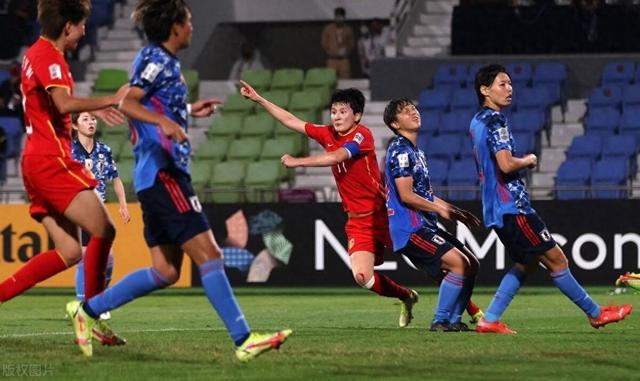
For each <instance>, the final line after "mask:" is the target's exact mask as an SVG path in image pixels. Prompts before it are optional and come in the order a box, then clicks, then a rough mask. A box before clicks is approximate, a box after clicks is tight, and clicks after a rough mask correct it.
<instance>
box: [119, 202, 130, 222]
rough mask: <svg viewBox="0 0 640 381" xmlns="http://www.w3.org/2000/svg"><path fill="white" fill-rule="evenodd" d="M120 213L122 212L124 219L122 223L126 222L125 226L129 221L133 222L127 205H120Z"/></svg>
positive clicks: (121, 215)
mask: <svg viewBox="0 0 640 381" xmlns="http://www.w3.org/2000/svg"><path fill="white" fill-rule="evenodd" d="M118 212H120V217H122V221H124V223H125V224H128V223H129V221H131V215H130V214H129V209H128V208H127V204H124V205H120V208H119V209H118Z"/></svg>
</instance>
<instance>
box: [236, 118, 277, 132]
mask: <svg viewBox="0 0 640 381" xmlns="http://www.w3.org/2000/svg"><path fill="white" fill-rule="evenodd" d="M275 127H276V120H275V119H274V118H273V117H272V116H271V115H269V114H266V113H261V114H256V115H249V116H247V117H246V118H245V119H244V123H243V124H242V132H241V133H240V136H241V137H247V136H260V137H263V138H266V137H270V136H272V135H273V130H274V129H275Z"/></svg>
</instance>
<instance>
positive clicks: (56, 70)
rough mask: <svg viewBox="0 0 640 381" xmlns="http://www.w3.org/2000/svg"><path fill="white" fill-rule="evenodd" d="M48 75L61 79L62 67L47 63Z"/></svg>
mask: <svg viewBox="0 0 640 381" xmlns="http://www.w3.org/2000/svg"><path fill="white" fill-rule="evenodd" d="M49 77H51V79H62V69H61V68H60V65H58V64H52V65H49Z"/></svg>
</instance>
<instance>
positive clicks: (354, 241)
mask: <svg viewBox="0 0 640 381" xmlns="http://www.w3.org/2000/svg"><path fill="white" fill-rule="evenodd" d="M355 244H356V240H355V239H353V238H351V239H350V240H349V250H351V249H352V248H353V246H354V245H355Z"/></svg>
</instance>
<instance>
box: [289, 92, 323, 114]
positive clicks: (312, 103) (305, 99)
mask: <svg viewBox="0 0 640 381" xmlns="http://www.w3.org/2000/svg"><path fill="white" fill-rule="evenodd" d="M322 98H323V95H322V94H321V92H320V91H319V90H314V89H311V90H302V91H297V92H295V93H293V95H292V96H291V102H289V111H291V112H292V113H293V114H297V113H299V112H308V113H310V114H311V115H313V116H314V117H313V118H314V120H319V119H320V111H321V110H322V108H323V107H324V105H325V103H324V101H323V99H322Z"/></svg>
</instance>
